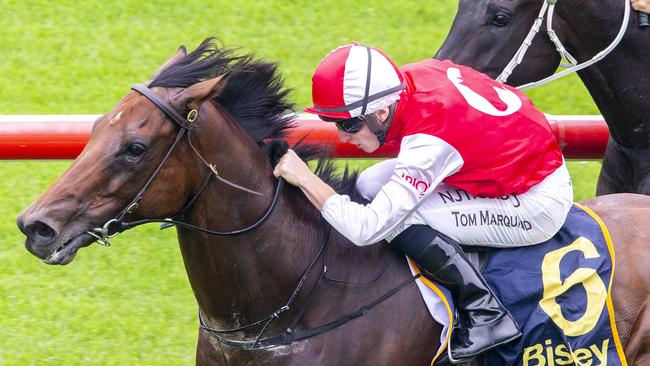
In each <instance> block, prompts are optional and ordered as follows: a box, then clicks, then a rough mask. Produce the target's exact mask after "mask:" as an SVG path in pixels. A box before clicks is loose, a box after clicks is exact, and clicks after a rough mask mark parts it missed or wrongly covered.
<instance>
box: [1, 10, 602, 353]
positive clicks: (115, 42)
mask: <svg viewBox="0 0 650 366" xmlns="http://www.w3.org/2000/svg"><path fill="white" fill-rule="evenodd" d="M455 8H456V2H455V0H436V1H434V2H425V1H421V0H410V1H388V0H377V1H372V2H368V1H361V0H357V1H333V0H329V1H287V0H282V1H280V0H273V1H263V2H262V1H252V0H240V1H237V2H235V1H228V2H226V1H183V2H180V1H160V0H159V1H135V0H133V1H125V0H122V1H102V2H99V1H86V2H79V1H29V0H28V1H9V0H0V75H2V77H0V91H1V92H0V96H1V97H0V114H57V113H61V114H74V113H91V114H94V113H104V112H106V111H108V110H110V109H111V108H112V107H113V106H114V105H115V104H116V103H117V101H118V100H119V98H120V97H121V96H122V95H124V94H125V93H126V92H127V91H128V89H129V86H130V85H131V84H132V83H135V82H140V81H143V80H146V79H147V78H148V77H149V76H150V75H151V74H152V73H153V72H154V71H155V69H156V68H157V66H158V65H159V64H161V63H162V62H163V61H164V60H165V59H166V58H167V57H168V56H169V55H170V54H172V53H173V51H174V50H175V49H176V48H177V46H178V45H179V44H186V45H187V46H188V47H190V48H192V47H195V46H196V45H197V44H198V43H199V42H200V41H201V40H202V39H203V38H204V37H206V36H209V35H217V36H219V37H220V38H221V39H222V40H223V41H224V43H225V44H226V45H228V46H232V47H241V48H242V51H243V52H254V53H255V54H256V55H257V56H258V57H261V58H265V59H268V60H274V61H277V62H278V63H279V65H280V70H281V72H282V73H283V75H284V76H285V78H286V84H287V86H289V87H291V88H293V89H295V90H294V93H293V94H292V98H293V100H294V101H295V102H296V103H297V104H298V105H299V106H305V105H307V104H308V103H309V95H310V76H311V72H312V70H313V68H314V67H315V65H316V64H317V63H318V61H319V60H320V59H321V58H322V57H323V56H324V55H325V54H326V53H327V52H328V51H329V50H331V49H332V48H334V47H336V46H338V45H340V44H343V43H346V42H349V41H351V40H357V41H361V42H365V43H368V44H371V45H374V46H377V47H379V48H382V49H384V50H385V51H386V52H388V53H389V54H390V55H392V56H393V57H394V59H395V60H396V62H397V63H399V64H403V63H407V62H412V61H416V60H419V59H423V58H427V57H430V56H431V55H432V54H433V53H434V52H435V50H436V49H437V48H438V47H439V46H440V44H441V43H442V41H443V39H444V36H445V34H446V32H447V29H448V28H449V26H450V24H451V21H452V19H453V16H454V13H455ZM530 95H531V97H532V98H533V100H534V101H535V103H536V104H537V105H538V106H539V107H540V108H541V109H542V110H543V111H545V112H547V113H554V114H595V113H598V111H597V110H596V108H595V106H594V105H593V102H592V101H591V99H590V98H589V96H588V94H587V93H586V91H585V90H584V87H582V85H581V84H580V83H579V81H578V79H577V78H576V77H575V76H572V77H570V78H567V79H564V80H561V81H559V82H555V83H553V84H551V85H549V86H545V87H542V88H540V89H537V90H534V91H532V92H531V93H530ZM567 101H568V102H567ZM369 163H371V162H367V161H365V162H364V161H355V162H354V164H356V165H359V166H361V167H363V166H366V165H367V164H369ZM68 165H69V162H42V161H37V162H0V177H1V178H2V179H0V268H1V269H0V284H1V285H0V364H2V365H187V364H192V363H193V360H194V347H195V342H196V328H197V322H196V304H195V301H194V297H193V296H192V293H191V290H190V288H189V285H188V283H187V279H186V276H185V271H184V268H183V264H182V260H181V257H180V254H179V250H178V245H177V243H176V240H175V235H174V233H173V231H165V232H159V231H157V230H156V228H155V225H154V226H152V227H149V228H139V229H136V230H133V231H129V232H128V233H126V234H124V235H122V236H120V237H118V238H116V239H114V246H113V247H111V248H104V247H100V246H98V245H95V246H92V247H90V248H87V249H85V250H82V251H81V252H80V253H79V256H78V258H77V259H76V260H75V262H73V264H71V265H69V266H66V267H50V266H45V265H43V264H42V263H41V262H40V261H39V260H37V259H35V258H34V257H32V256H31V255H30V254H29V253H28V252H27V251H26V250H25V249H24V247H23V245H22V242H23V240H24V239H23V237H22V235H20V234H19V232H18V230H17V229H16V227H15V223H14V222H15V217H16V216H17V215H18V213H19V212H20V211H21V210H22V209H23V208H24V207H26V206H27V205H28V204H29V203H30V202H31V201H33V200H34V199H35V198H36V197H37V196H38V195H39V193H40V192H42V191H43V190H44V189H45V188H46V187H47V186H48V185H49V184H50V183H51V182H52V181H53V180H54V179H55V178H56V177H57V176H58V175H59V174H61V172H62V171H63V170H64V169H65V168H66V167H67V166H68ZM598 167H599V163H598V162H588V163H582V162H571V163H570V168H571V173H572V176H573V178H574V182H575V187H576V199H582V198H586V197H590V196H593V193H594V187H595V177H596V175H597V169H598Z"/></svg>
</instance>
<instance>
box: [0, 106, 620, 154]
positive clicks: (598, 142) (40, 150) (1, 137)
mask: <svg viewBox="0 0 650 366" xmlns="http://www.w3.org/2000/svg"><path fill="white" fill-rule="evenodd" d="M97 117H98V115H14V116H10V115H5V116H0V160H6V159H74V158H76V157H77V155H79V153H80V152H81V150H82V149H83V147H84V146H85V145H86V142H87V141H88V137H89V135H90V129H91V127H92V122H93V121H95V119H97ZM547 117H548V119H549V121H550V122H551V127H552V128H553V132H554V133H555V136H556V138H557V139H558V141H559V142H560V145H561V146H562V149H563V152H564V156H565V157H566V158H568V159H601V158H602V156H603V153H604V152H605V146H606V145H607V140H608V139H609V132H608V130H607V125H606V124H605V121H604V120H603V118H602V117H601V116H554V115H547ZM305 135H307V138H306V139H305V141H306V142H311V143H322V144H329V145H331V146H332V155H333V156H335V157H340V158H369V157H374V158H386V157H394V156H395V155H397V151H398V146H396V145H395V144H387V145H385V146H383V147H382V148H381V149H379V150H377V151H376V152H375V153H373V154H366V153H364V152H363V151H361V150H359V149H357V148H356V147H355V146H352V145H350V144H345V143H341V142H340V141H339V139H338V134H337V132H336V127H335V126H334V125H333V124H331V123H325V122H322V121H320V120H319V119H318V118H316V117H315V116H313V115H308V114H301V115H299V116H298V127H297V128H296V129H295V130H294V131H293V133H292V134H291V136H289V141H290V142H291V143H292V142H295V141H297V140H298V139H299V138H301V137H303V136H305Z"/></svg>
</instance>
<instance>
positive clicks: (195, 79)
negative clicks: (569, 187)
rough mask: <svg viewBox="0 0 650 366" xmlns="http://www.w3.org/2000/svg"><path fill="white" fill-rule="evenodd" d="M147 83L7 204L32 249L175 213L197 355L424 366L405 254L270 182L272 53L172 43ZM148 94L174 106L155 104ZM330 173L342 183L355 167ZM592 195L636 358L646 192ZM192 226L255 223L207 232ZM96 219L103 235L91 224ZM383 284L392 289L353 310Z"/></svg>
mask: <svg viewBox="0 0 650 366" xmlns="http://www.w3.org/2000/svg"><path fill="white" fill-rule="evenodd" d="M148 87H149V89H146V90H151V91H152V93H153V94H154V96H146V95H145V94H143V93H147V91H146V90H145V89H142V88H141V87H139V88H138V91H132V92H130V93H128V94H127V95H126V96H125V97H124V98H123V99H122V100H121V101H120V102H119V103H118V105H117V106H116V107H115V108H114V109H113V110H112V111H111V112H109V113H108V114H106V115H104V116H103V117H101V118H100V119H98V120H97V122H96V123H95V125H94V128H93V131H92V135H91V138H90V141H89V143H88V145H87V146H86V148H85V150H84V151H83V152H82V154H81V155H80V156H79V157H78V158H77V160H76V161H75V162H74V163H73V164H72V165H71V166H70V168H69V169H68V170H67V171H66V172H65V173H64V174H63V175H62V176H61V177H60V178H59V179H58V180H57V181H55V182H54V183H53V184H52V186H51V187H50V188H49V189H48V190H47V191H46V192H45V193H44V194H43V195H42V196H41V197H40V198H38V199H37V200H36V201H35V202H34V203H33V204H32V205H30V206H29V207H28V208H27V209H26V210H25V211H24V212H23V213H22V214H21V215H20V216H19V218H18V220H17V223H18V226H19V228H20V229H21V230H22V231H23V233H25V235H26V237H27V239H26V243H25V245H26V247H27V249H28V250H29V251H30V252H31V253H33V254H34V255H35V256H37V257H38V258H41V259H43V260H44V261H45V262H46V263H49V264H67V263H69V262H71V261H72V260H73V259H74V257H75V255H76V254H77V251H78V250H79V249H80V248H81V247H85V246H88V245H90V244H91V243H93V242H94V241H95V240H96V239H97V238H99V239H100V241H101V240H104V239H106V238H107V237H108V235H110V234H112V233H114V232H117V231H119V228H117V226H119V225H120V224H115V223H116V222H121V221H123V220H128V221H126V222H132V223H133V222H137V220H146V219H156V218H164V217H172V218H174V219H175V220H177V221H179V222H183V223H184V224H182V225H181V224H176V226H177V231H178V240H179V243H180V247H181V252H182V255H183V259H184V263H185V267H186V270H187V274H188V278H189V281H190V284H191V286H192V289H193V291H194V294H195V297H196V300H197V303H198V307H199V311H200V314H201V316H202V319H203V322H204V323H205V327H203V326H201V327H200V328H199V335H198V346H197V355H196V362H197V364H200V365H332V366H340V365H373V366H374V365H387V366H388V365H391V366H392V365H404V366H412V365H427V364H429V362H430V361H431V359H432V358H433V357H434V355H435V350H436V349H437V347H438V345H439V339H440V331H441V327H440V326H439V325H437V324H436V323H434V322H433V321H432V319H431V316H430V315H429V314H428V311H427V309H426V307H425V305H424V302H423V301H422V300H421V298H420V297H419V294H418V293H417V291H418V290H417V289H416V287H415V285H414V284H413V283H412V282H410V281H411V280H410V279H411V278H412V276H411V274H410V272H409V270H408V268H407V266H406V263H405V261H404V259H403V258H402V257H401V256H400V255H397V254H396V253H394V252H393V251H391V250H390V249H389V248H388V247H387V246H386V245H382V244H378V245H374V246H369V247H355V246H354V245H352V244H351V243H349V242H348V241H347V240H345V239H344V238H343V237H341V236H340V235H339V234H337V233H336V232H334V231H331V230H330V228H329V227H328V226H327V225H324V223H323V221H322V219H321V217H320V214H319V212H318V211H317V210H315V209H314V208H312V206H311V205H310V204H309V203H308V201H307V199H306V198H305V197H304V196H303V195H302V193H301V192H300V191H299V190H298V189H295V188H291V187H286V188H285V189H283V190H278V189H277V187H278V182H277V181H276V180H275V178H274V177H273V174H272V160H274V159H275V158H277V157H278V156H279V155H281V151H280V152H279V151H277V150H276V149H275V148H274V146H278V145H280V144H279V143H278V144H275V143H274V142H273V141H269V139H274V138H280V137H282V135H283V134H284V133H285V132H286V130H287V129H288V128H290V127H291V123H292V121H291V119H290V117H287V114H286V112H288V111H289V110H291V105H290V103H287V101H286V100H285V97H286V91H285V90H283V89H282V85H281V80H280V79H279V76H278V75H277V73H276V70H275V66H274V65H273V64H269V63H265V62H261V61H255V60H253V59H251V58H250V57H247V56H233V54H232V53H231V52H229V51H228V50H225V49H221V48H218V47H216V46H215V45H214V44H213V43H212V42H211V41H209V40H207V41H206V42H204V43H202V44H201V46H199V47H198V48H197V50H195V51H193V52H192V53H190V54H188V55H186V52H185V50H184V49H183V48H181V49H179V51H178V52H177V53H176V54H175V55H174V56H172V58H171V59H170V60H169V61H167V62H166V63H165V64H164V65H163V66H162V67H161V68H160V70H159V71H158V72H157V74H156V75H155V76H154V78H153V79H152V80H151V81H150V82H149V83H148ZM156 99H160V100H162V103H163V104H164V105H168V106H170V107H171V109H172V111H165V112H163V110H162V109H161V108H162V107H159V105H158V104H154V103H160V102H153V100H156ZM195 110H198V112H194V111H195ZM185 115H187V118H186V117H183V116H185ZM178 116H181V117H180V120H178V118H179V117H178ZM190 121H193V122H190ZM186 130H187V131H186ZM184 131H186V132H184ZM183 133H184V135H183ZM179 136H181V137H180V138H179ZM265 150H266V152H267V153H265ZM268 152H270V154H268ZM269 156H270V158H269ZM325 170H327V169H325ZM217 173H218V177H220V178H221V179H222V180H220V179H217V176H216V174H217ZM208 177H211V178H208ZM330 183H331V184H333V185H334V186H335V188H337V190H338V191H340V192H347V193H348V194H351V195H354V178H350V177H343V178H342V179H339V180H333V179H330ZM252 191H255V192H257V193H260V194H261V195H258V194H254V193H251V192H252ZM275 192H279V197H278V199H277V200H275V199H274V196H275V194H276V193H275ZM134 197H135V199H134ZM273 202H276V203H275V204H273ZM135 203H137V205H136V204H135ZM589 205H590V206H591V207H592V208H594V209H595V210H596V211H597V212H599V214H600V215H601V216H602V218H603V219H604V220H605V222H606V223H607V224H608V225H609V227H610V229H611V233H612V236H613V241H614V243H616V244H617V249H618V255H617V257H616V264H617V270H618V271H617V276H616V278H615V281H614V287H613V291H614V301H615V306H616V309H617V318H616V321H617V324H618V329H619V332H620V334H621V337H622V340H623V342H624V345H625V350H626V354H627V356H628V360H630V364H631V365H642V364H648V362H650V356H649V355H648V353H649V352H650V336H649V334H650V333H649V330H650V316H649V314H650V313H649V312H648V311H650V309H648V308H647V306H648V304H647V303H646V297H647V294H648V292H649V291H650V271H648V269H647V263H648V261H649V260H650V254H648V253H647V252H646V251H643V250H639V248H643V245H645V244H647V240H648V238H649V237H650V226H649V225H647V222H648V220H649V219H650V209H649V207H650V197H646V196H637V195H618V196H606V197H601V198H598V199H596V200H594V201H592V202H590V203H589ZM274 206H275V209H273V210H271V209H270V207H271V208H272V207H274ZM266 213H269V214H268V216H267V215H266ZM262 217H268V219H267V220H265V221H264V220H260V218H262ZM114 218H117V219H118V220H117V221H111V219H114ZM107 222H108V223H111V222H112V223H113V224H114V225H117V226H113V227H111V225H105V223H107ZM188 224H192V225H196V226H197V227H201V228H205V229H209V230H214V231H223V232H228V231H233V230H234V231H236V230H243V229H244V228H249V227H254V229H252V230H244V231H245V232H243V233H240V235H209V234H207V233H204V232H201V231H199V230H195V229H194V228H191V227H187V226H186V225H188ZM123 225H127V224H123ZM102 227H105V228H106V232H105V233H102V232H101V230H99V231H98V230H93V229H94V228H102ZM325 243H327V245H325ZM632 248H636V251H635V250H634V249H632ZM321 253H322V254H321ZM325 266H326V268H327V270H326V271H325ZM310 268H311V270H309V269H310ZM400 284H406V285H405V286H404V287H403V288H401V289H399V287H396V286H398V285H400ZM299 289H302V290H301V291H297V290H299ZM312 289H315V290H312ZM391 289H399V290H398V291H397V292H396V293H395V294H394V295H393V296H391V297H388V298H386V299H385V300H384V301H382V302H377V305H376V306H374V307H372V308H370V309H369V310H368V311H367V312H366V311H365V310H364V308H363V306H364V305H369V304H373V303H374V302H376V301H378V300H379V299H382V298H385V295H386V294H387V293H389V292H390V290H391ZM294 295H295V297H294ZM287 304H290V306H289V307H288V309H287V308H285V307H284V306H285V305H287ZM358 309H360V310H361V311H360V312H358V313H359V314H365V315H364V316H361V317H358V318H355V319H353V320H351V321H349V322H347V323H344V324H343V325H341V326H339V327H334V328H333V329H331V330H329V331H327V332H324V333H321V334H319V335H316V336H314V337H311V338H305V339H301V340H298V341H294V342H291V341H289V342H286V343H285V344H282V345H269V346H268V347H257V348H258V349H255V350H249V349H245V348H246V347H255V346H256V345H263V342H261V343H259V344H258V343H257V342H256V341H255V340H256V338H258V337H259V338H262V341H264V339H265V338H266V337H271V336H275V335H280V334H284V335H286V336H287V337H290V335H289V334H288V333H287V332H286V331H285V330H286V329H287V328H291V329H292V330H294V332H295V333H296V334H299V333H300V332H302V331H305V330H309V329H314V328H316V327H319V326H321V325H323V324H327V323H329V322H332V321H334V320H337V319H341V318H342V317H345V316H346V315H348V314H351V313H354V312H356V311H357V310H358ZM258 322H259V323H258ZM250 324H254V325H253V326H250V327H248V326H247V325H250ZM206 328H211V329H220V330H224V329H234V331H233V332H230V333H216V332H210V331H208V330H207V329H206ZM239 328H241V329H239ZM238 329H239V330H238ZM215 333H216V334H215ZM238 340H244V341H245V342H241V343H238V342H237V341H238ZM242 343H244V344H245V346H244V347H242Z"/></svg>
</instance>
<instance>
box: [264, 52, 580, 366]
mask: <svg viewBox="0 0 650 366" xmlns="http://www.w3.org/2000/svg"><path fill="white" fill-rule="evenodd" d="M312 98H313V102H314V105H313V106H312V107H310V108H307V109H306V111H308V112H311V113H315V114H317V115H318V116H319V117H320V118H321V119H322V120H324V121H329V122H333V123H336V126H337V127H338V132H339V137H340V139H341V140H342V141H344V142H348V143H351V144H354V145H356V146H358V147H359V148H360V149H362V150H363V151H365V152H368V153H370V152H373V151H375V150H376V149H377V148H379V147H380V146H382V145H383V144H384V142H389V141H390V142H396V143H400V151H399V154H398V156H397V158H396V159H392V160H386V161H383V162H381V163H378V164H376V165H374V166H373V167H370V168H368V169H366V170H365V171H364V172H363V173H362V174H361V175H360V176H359V179H358V182H357V190H358V191H359V192H360V193H361V194H362V195H363V196H364V197H365V198H366V199H368V200H369V201H370V203H369V204H368V205H362V204H358V203H355V202H351V201H350V199H349V197H348V196H345V195H339V194H336V193H335V192H334V190H333V189H332V188H331V187H330V186H328V185H327V184H326V183H324V182H323V181H321V180H320V179H319V178H318V177H317V176H316V175H315V174H313V173H312V172H311V171H310V170H309V168H308V167H307V165H306V164H305V163H304V162H303V161H302V160H300V158H298V156H297V155H296V154H295V152H293V151H292V150H289V151H288V152H287V154H285V155H284V156H283V157H282V159H281V160H280V162H279V163H278V165H276V168H275V171H274V174H275V175H276V176H282V177H283V178H284V179H285V180H286V181H287V182H289V183H291V184H293V185H296V186H298V187H299V188H301V189H302V191H303V192H304V193H305V195H306V196H307V197H308V199H309V200H310V201H311V202H312V204H314V206H316V207H317V208H318V209H320V210H321V213H322V215H323V217H324V218H325V219H326V220H327V221H328V222H329V223H330V224H331V225H332V226H333V227H334V228H335V229H336V230H338V231H339V232H340V233H341V234H342V235H344V236H346V237H347V238H348V239H350V240H351V241H352V242H353V243H355V244H356V245H370V244H373V243H377V242H379V241H381V240H383V239H386V240H387V241H388V242H389V243H390V246H391V247H393V248H395V249H397V250H399V251H401V252H402V253H404V254H406V255H408V256H409V257H410V258H411V259H413V260H414V261H415V262H416V263H417V264H418V265H419V266H420V267H421V268H423V269H424V270H425V272H426V273H427V274H428V275H429V277H431V278H433V279H434V280H437V281H438V282H440V283H441V284H442V285H443V286H445V287H447V288H448V289H449V290H450V292H451V293H452V297H453V300H454V303H455V305H456V307H457V311H458V317H457V318H458V319H457V320H458V321H457V322H455V323H454V325H453V328H452V334H451V340H450V348H449V357H450V359H451V360H452V362H459V361H462V360H466V359H469V358H472V357H474V356H475V355H477V354H479V353H481V352H484V351H486V350H488V349H491V348H493V347H496V346H498V345H500V344H504V343H507V342H509V341H511V340H514V339H516V338H518V337H519V336H520V335H521V333H520V331H519V328H518V326H517V324H516V323H515V321H514V320H513V319H512V316H511V315H510V313H509V312H508V311H507V310H506V309H505V308H504V307H503V306H502V305H501V303H500V301H499V299H497V297H496V296H495V295H494V293H493V292H492V290H491V289H490V288H489V286H488V285H487V283H486V282H485V280H484V279H483V277H482V275H481V274H480V273H479V272H478V271H477V270H476V269H475V268H474V267H473V266H472V264H471V263H470V262H468V260H467V258H466V256H465V254H464V253H463V250H462V249H461V248H460V246H459V244H458V243H462V244H464V245H472V246H487V247H500V248H508V247H517V246H526V245H533V244H537V243H541V242H543V241H546V240H548V239H550V238H551V237H552V236H553V235H555V233H557V231H558V230H559V229H560V227H561V226H562V224H563V223H564V220H565V219H566V216H567V214H568V212H569V209H570V207H571V205H572V201H573V191H572V186H571V180H570V177H569V174H568V171H567V169H566V166H565V163H564V159H563V157H562V153H561V151H560V147H559V145H558V143H557V142H556V140H555V138H554V136H553V134H552V131H551V128H550V126H549V124H548V121H547V120H546V118H545V116H544V115H543V114H542V113H540V112H539V111H538V110H537V109H536V108H535V107H534V106H533V104H532V103H531V101H530V100H529V99H528V98H527V97H526V96H525V95H524V94H523V93H521V92H519V91H517V90H516V89H513V88H511V87H509V86H507V85H503V84H500V83H498V82H496V81H494V80H492V79H490V78H489V77H488V76H486V75H484V74H481V73H479V72H477V71H475V70H473V69H471V68H468V67H464V66H460V65H456V64H453V63H451V62H449V61H438V60H425V61H421V62H417V63H414V64H409V65H406V66H403V67H402V68H398V67H397V66H395V64H394V63H393V62H392V61H391V60H390V58H388V56H386V55H385V54H384V53H383V52H381V51H380V50H377V49H375V48H371V47H367V46H364V45H361V44H357V43H352V44H349V45H346V46H342V47H339V48H337V49H335V50H334V51H332V52H331V53H329V54H328V55H327V56H326V57H325V58H324V59H323V60H322V61H321V62H320V64H319V65H318V67H317V68H316V71H315V72H314V75H313V77H312Z"/></svg>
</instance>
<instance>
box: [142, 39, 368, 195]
mask: <svg viewBox="0 0 650 366" xmlns="http://www.w3.org/2000/svg"><path fill="white" fill-rule="evenodd" d="M218 42H219V41H218V40H217V39H216V38H207V39H205V40H204V41H203V42H201V44H200V45H199V46H198V47H197V48H196V49H195V50H194V51H192V52H190V53H189V54H187V55H186V56H184V57H182V58H180V59H179V60H177V61H176V62H174V63H173V64H171V65H169V66H168V67H166V68H165V69H163V70H162V71H161V72H160V73H159V74H158V75H157V76H156V77H155V78H154V79H153V80H151V81H150V83H149V87H151V88H153V87H163V88H187V87H189V86H191V85H194V84H196V83H198V82H201V81H204V80H209V79H212V78H215V77H217V76H219V75H225V76H224V80H223V82H225V86H224V88H223V90H222V91H221V93H220V94H219V95H218V96H216V97H215V98H214V102H216V103H218V104H219V105H221V106H222V107H223V108H224V109H225V110H226V111H228V113H229V114H230V116H231V117H232V118H233V120H234V121H235V122H236V123H237V124H239V126H240V127H242V128H243V129H244V131H246V133H248V134H249V135H250V136H251V137H252V138H253V139H254V140H255V142H257V143H258V145H260V146H262V145H264V144H265V142H264V141H266V140H269V139H278V138H282V137H284V136H286V134H287V132H288V131H289V130H290V129H291V128H292V127H293V124H294V119H295V114H294V113H293V112H294V111H295V105H294V104H293V103H291V102H290V101H289V100H288V94H289V92H290V90H289V89H286V88H284V83H283V80H282V78H281V77H280V75H279V73H278V71H277V66H278V65H277V64H276V63H272V62H266V61H260V60H256V59H254V57H253V56H252V55H237V54H236V53H235V52H236V50H234V49H227V48H224V47H223V46H222V45H220V44H218ZM297 150H298V151H299V153H301V154H300V155H301V156H303V157H305V158H309V157H321V158H320V159H319V161H318V165H317V168H316V172H317V174H318V175H319V177H321V179H323V180H324V181H325V182H327V183H328V184H330V185H331V186H332V188H334V189H335V190H336V191H337V192H339V193H342V194H347V195H350V197H351V198H352V199H353V200H355V201H358V202H360V201H361V200H362V198H361V196H360V195H359V194H358V193H357V191H356V189H355V187H354V185H355V182H356V179H357V172H350V171H349V170H348V169H347V168H346V169H345V171H344V173H343V174H342V175H337V174H335V171H336V169H335V167H334V164H333V163H332V162H331V161H330V160H328V159H325V158H323V156H325V155H326V147H317V146H313V145H302V147H298V149H297Z"/></svg>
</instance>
